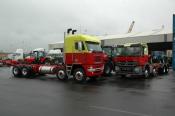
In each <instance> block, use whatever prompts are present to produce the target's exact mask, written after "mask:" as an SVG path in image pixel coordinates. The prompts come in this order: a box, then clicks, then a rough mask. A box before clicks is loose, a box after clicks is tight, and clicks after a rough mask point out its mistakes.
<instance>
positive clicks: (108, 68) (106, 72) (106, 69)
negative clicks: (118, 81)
mask: <svg viewBox="0 0 175 116" xmlns="http://www.w3.org/2000/svg"><path fill="white" fill-rule="evenodd" d="M111 71H112V68H111V65H110V64H108V63H107V64H105V67H104V70H103V74H104V75H105V76H109V75H111Z"/></svg>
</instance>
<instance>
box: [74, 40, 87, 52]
mask: <svg viewBox="0 0 175 116" xmlns="http://www.w3.org/2000/svg"><path fill="white" fill-rule="evenodd" d="M75 49H76V50H79V51H82V50H85V47H84V44H83V42H82V41H79V42H75Z"/></svg>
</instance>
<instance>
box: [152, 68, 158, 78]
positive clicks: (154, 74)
mask: <svg viewBox="0 0 175 116" xmlns="http://www.w3.org/2000/svg"><path fill="white" fill-rule="evenodd" d="M152 74H153V77H157V71H156V69H155V68H153V73H152Z"/></svg>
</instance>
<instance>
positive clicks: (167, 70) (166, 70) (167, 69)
mask: <svg viewBox="0 0 175 116" xmlns="http://www.w3.org/2000/svg"><path fill="white" fill-rule="evenodd" d="M168 72H169V67H167V66H166V67H165V74H168Z"/></svg>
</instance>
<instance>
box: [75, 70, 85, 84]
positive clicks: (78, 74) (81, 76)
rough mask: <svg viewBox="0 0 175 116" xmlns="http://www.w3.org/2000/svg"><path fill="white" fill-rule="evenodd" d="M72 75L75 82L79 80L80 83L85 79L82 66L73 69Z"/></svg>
mask: <svg viewBox="0 0 175 116" xmlns="http://www.w3.org/2000/svg"><path fill="white" fill-rule="evenodd" d="M73 77H74V80H75V81H76V82H80V83H81V82H83V81H85V80H86V76H85V73H84V70H83V69H82V68H77V69H75V70H74V73H73Z"/></svg>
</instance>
